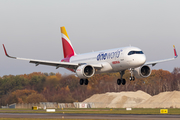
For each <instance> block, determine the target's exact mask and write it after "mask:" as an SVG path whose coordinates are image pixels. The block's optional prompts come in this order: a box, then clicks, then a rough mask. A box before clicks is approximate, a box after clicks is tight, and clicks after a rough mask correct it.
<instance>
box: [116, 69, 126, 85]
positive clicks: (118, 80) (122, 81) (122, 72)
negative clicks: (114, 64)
mask: <svg viewBox="0 0 180 120" xmlns="http://www.w3.org/2000/svg"><path fill="white" fill-rule="evenodd" d="M119 73H120V75H121V79H117V84H118V85H121V84H122V85H125V84H126V80H125V79H123V78H122V77H123V75H124V71H121V72H119Z"/></svg>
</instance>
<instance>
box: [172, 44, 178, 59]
mask: <svg viewBox="0 0 180 120" xmlns="http://www.w3.org/2000/svg"><path fill="white" fill-rule="evenodd" d="M173 48H174V58H177V57H178V55H177V52H176V48H175V45H173Z"/></svg>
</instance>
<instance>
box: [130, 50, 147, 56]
mask: <svg viewBox="0 0 180 120" xmlns="http://www.w3.org/2000/svg"><path fill="white" fill-rule="evenodd" d="M133 54H144V53H143V52H142V51H130V52H129V53H128V55H133Z"/></svg>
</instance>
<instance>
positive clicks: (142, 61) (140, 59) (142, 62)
mask: <svg viewBox="0 0 180 120" xmlns="http://www.w3.org/2000/svg"><path fill="white" fill-rule="evenodd" d="M145 62H146V56H145V55H142V56H140V57H139V63H140V64H141V65H143V64H144V63H145Z"/></svg>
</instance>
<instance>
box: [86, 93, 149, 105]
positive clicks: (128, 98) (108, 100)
mask: <svg viewBox="0 0 180 120" xmlns="http://www.w3.org/2000/svg"><path fill="white" fill-rule="evenodd" d="M150 97H151V95H149V94H147V93H145V92H143V91H141V90H138V91H136V92H116V93H115V92H107V93H105V94H95V95H93V96H91V97H90V98H88V99H86V100H85V101H83V102H92V103H94V106H95V107H96V108H126V107H134V106H137V105H139V104H140V103H142V102H144V101H146V100H147V99H149V98H150Z"/></svg>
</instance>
